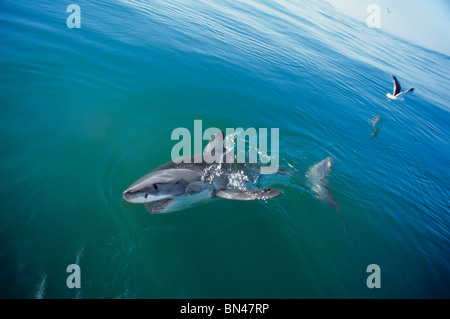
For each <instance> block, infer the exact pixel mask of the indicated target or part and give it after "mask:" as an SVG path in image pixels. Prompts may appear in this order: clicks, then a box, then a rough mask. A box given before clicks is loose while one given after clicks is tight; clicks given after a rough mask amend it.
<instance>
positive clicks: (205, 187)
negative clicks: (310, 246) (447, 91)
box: [123, 131, 339, 213]
mask: <svg viewBox="0 0 450 319" xmlns="http://www.w3.org/2000/svg"><path fill="white" fill-rule="evenodd" d="M223 141H224V134H223V132H222V131H219V132H217V133H216V134H214V135H213V136H212V137H211V139H210V140H209V142H208V144H207V145H206V147H205V149H204V151H203V153H202V154H199V155H196V156H186V157H184V158H182V159H181V161H177V162H179V163H175V162H173V161H171V162H168V163H166V164H164V165H162V166H160V167H158V168H156V169H154V170H153V171H151V172H149V173H148V174H146V175H144V176H143V177H141V178H139V179H138V180H137V181H136V182H134V183H133V184H131V185H130V186H129V187H128V188H127V189H126V190H125V191H124V192H123V199H124V200H126V201H128V202H130V203H135V204H144V205H145V208H146V209H147V210H148V211H149V212H150V213H168V212H172V211H176V210H181V209H184V208H187V207H189V206H192V205H195V204H197V203H199V202H202V201H206V200H209V199H212V198H215V197H218V198H224V199H228V200H239V201H253V200H267V199H270V198H274V197H277V196H279V195H280V194H282V190H280V189H272V188H254V187H250V188H249V187H245V186H244V187H233V185H231V186H230V184H233V183H232V180H233V178H234V177H235V176H236V175H235V174H241V175H240V176H239V177H240V178H242V179H244V181H246V180H247V181H248V180H256V179H258V178H259V177H260V176H261V175H262V174H261V173H260V168H259V167H245V170H242V167H241V169H238V170H237V169H236V164H229V163H225V160H224V158H225V155H226V151H227V150H226V149H225V147H224V143H223ZM333 161H334V159H333V157H327V158H326V159H324V160H322V161H321V162H319V163H317V164H315V165H313V166H311V167H310V169H309V170H308V172H307V174H306V177H307V178H308V180H309V182H310V187H311V190H312V191H313V192H314V193H315V194H316V195H317V197H319V198H320V199H322V200H323V201H325V202H326V203H327V204H328V205H330V206H331V207H333V208H335V209H336V210H338V209H339V206H338V204H337V203H336V202H335V200H334V199H333V195H332V194H331V191H330V189H329V187H328V175H329V173H330V171H331V167H332V165H333ZM240 186H242V185H240Z"/></svg>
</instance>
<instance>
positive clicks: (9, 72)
mask: <svg viewBox="0 0 450 319" xmlns="http://www.w3.org/2000/svg"><path fill="white" fill-rule="evenodd" d="M71 3H72V2H70V1H50V0H37V1H31V0H24V1H11V0H2V2H1V3H0V39H1V46H0V57H1V60H0V61H1V65H0V70H1V72H0V88H1V95H0V154H1V156H0V194H1V204H0V239H1V250H0V267H1V268H0V285H1V289H0V297H2V298H449V297H450V236H449V235H450V227H449V226H450V222H449V218H450V204H449V181H450V172H449V158H450V147H449V137H450V133H449V124H450V115H449V111H450V109H449V101H450V93H449V88H450V78H449V74H450V57H448V56H446V55H443V54H440V53H436V52H433V51H429V50H426V49H424V48H421V47H419V46H415V45H413V44H410V43H407V42H404V41H402V40H401V39H398V38H395V37H393V36H391V35H389V34H387V33H384V32H383V30H382V29H381V30H376V29H370V28H368V27H367V26H366V25H365V24H364V23H360V22H357V21H355V20H352V19H350V18H348V17H346V16H344V15H342V14H339V13H337V12H336V11H335V10H334V9H333V8H332V7H331V6H330V5H328V4H327V3H326V2H322V1H295V0H276V1H270V2H269V1H259V0H255V1H242V2H241V1H206V0H205V1H187V0H186V1H183V0H179V1H174V0H152V1H144V0H122V1H119V0H116V1H114V0H100V1H95V2H94V1H86V0H79V1H76V4H78V5H79V6H80V8H81V28H73V29H71V28H68V26H67V24H66V19H67V17H68V16H69V15H70V13H67V12H66V9H67V6H68V5H69V4H71ZM393 74H394V75H396V76H397V77H398V79H399V81H400V83H401V84H402V85H403V87H404V88H405V89H407V88H410V87H414V88H415V92H414V94H412V95H410V96H407V98H406V99H405V102H388V101H387V99H386V97H385V94H386V93H387V92H391V91H392V75H393ZM377 115H379V117H380V121H378V123H377V130H376V131H375V128H374V126H372V124H371V120H372V119H373V118H374V117H376V116H377ZM194 120H202V124H203V129H206V128H208V127H217V128H220V129H222V130H225V129H226V128H237V127H243V128H248V127H253V128H269V129H270V128H279V132H280V133H279V136H280V138H279V144H280V149H279V153H280V156H279V157H280V166H281V167H282V168H283V170H284V171H285V172H286V174H283V175H277V176H273V177H272V183H273V187H276V188H280V189H282V190H283V194H282V195H280V196H279V197H276V198H274V199H271V200H267V201H254V202H239V201H227V200H224V199H214V200H212V201H209V202H207V203H205V204H201V205H198V206H194V207H192V208H188V209H186V210H182V211H178V212H173V213H170V214H154V215H151V214H149V213H148V212H147V211H146V210H145V209H144V207H143V206H140V205H132V204H129V203H126V202H124V201H123V200H122V192H123V191H124V190H125V188H126V187H128V186H129V185H130V184H131V183H132V182H134V181H135V180H137V179H138V178H139V177H141V176H142V175H144V174H145V173H147V172H148V171H150V170H151V169H153V168H155V167H157V166H159V165H161V164H163V163H166V162H168V161H170V154H171V149H172V147H173V146H174V144H175V141H172V140H171V133H172V131H173V130H174V129H175V128H177V127H185V128H187V129H189V130H193V125H194ZM328 156H333V157H334V158H335V162H334V166H333V170H332V172H331V175H330V179H329V181H330V187H331V189H332V192H333V194H334V198H335V200H336V202H337V203H338V204H339V206H340V210H339V211H336V210H334V209H333V208H331V207H330V206H328V205H326V204H325V203H324V202H323V201H321V200H320V199H318V198H316V197H315V196H314V194H313V192H311V190H310V188H309V186H308V183H307V179H306V177H305V173H306V171H307V170H308V168H309V167H311V166H312V165H313V164H315V163H317V162H318V161H320V160H322V159H324V158H326V157H328ZM75 263H76V264H78V265H79V266H80V270H81V288H73V289H69V288H68V287H67V285H66V279H67V277H68V276H69V273H67V272H66V269H67V266H68V265H69V264H75ZM370 264H377V265H379V267H380V273H381V277H380V278H381V279H380V282H381V288H373V289H369V288H368V286H367V285H366V279H367V277H368V276H369V275H370V273H368V272H366V269H367V266H368V265H370Z"/></svg>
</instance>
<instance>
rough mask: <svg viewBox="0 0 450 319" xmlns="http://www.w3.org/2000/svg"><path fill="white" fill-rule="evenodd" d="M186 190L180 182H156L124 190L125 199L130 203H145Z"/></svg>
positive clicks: (176, 194)
mask: <svg viewBox="0 0 450 319" xmlns="http://www.w3.org/2000/svg"><path fill="white" fill-rule="evenodd" d="M183 192H184V187H183V186H181V185H180V184H176V183H175V184H160V183H154V184H151V185H148V186H146V187H140V188H132V187H130V188H128V189H126V190H125V191H124V192H123V199H125V200H126V201H128V202H130V203H135V204H144V203H150V202H154V201H159V200H162V199H167V198H171V197H174V196H178V195H180V194H182V193H183Z"/></svg>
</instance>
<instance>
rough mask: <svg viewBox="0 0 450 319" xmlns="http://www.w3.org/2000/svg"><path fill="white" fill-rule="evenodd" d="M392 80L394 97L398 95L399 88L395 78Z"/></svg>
mask: <svg viewBox="0 0 450 319" xmlns="http://www.w3.org/2000/svg"><path fill="white" fill-rule="evenodd" d="M392 77H393V78H394V93H393V94H392V95H393V96H396V95H397V94H399V93H400V90H401V87H400V83H398V80H397V78H396V77H395V76H392Z"/></svg>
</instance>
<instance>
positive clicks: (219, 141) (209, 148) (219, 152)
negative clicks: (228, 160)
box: [203, 131, 226, 164]
mask: <svg viewBox="0 0 450 319" xmlns="http://www.w3.org/2000/svg"><path fill="white" fill-rule="evenodd" d="M224 139H225V135H224V134H223V132H222V131H219V132H217V133H216V134H214V135H212V136H211V138H210V139H209V142H208V144H207V145H206V147H205V149H204V151H203V160H204V161H205V162H206V163H208V164H210V163H213V162H215V163H222V161H223V156H224V154H225V153H226V149H225V146H224V145H223V142H224Z"/></svg>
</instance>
